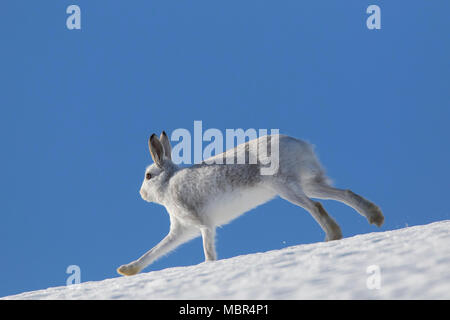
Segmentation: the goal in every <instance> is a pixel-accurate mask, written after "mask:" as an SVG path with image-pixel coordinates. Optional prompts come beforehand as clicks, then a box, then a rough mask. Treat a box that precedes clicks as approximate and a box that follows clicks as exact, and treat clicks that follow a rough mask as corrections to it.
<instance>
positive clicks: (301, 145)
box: [117, 132, 384, 276]
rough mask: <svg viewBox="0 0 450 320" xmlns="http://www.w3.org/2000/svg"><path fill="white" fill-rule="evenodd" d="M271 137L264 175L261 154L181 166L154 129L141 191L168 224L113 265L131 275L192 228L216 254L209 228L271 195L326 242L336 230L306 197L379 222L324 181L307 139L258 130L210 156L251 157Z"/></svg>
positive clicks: (377, 213) (367, 206)
mask: <svg viewBox="0 0 450 320" xmlns="http://www.w3.org/2000/svg"><path fill="white" fill-rule="evenodd" d="M274 138H276V139H274ZM272 141H277V146H278V151H279V157H278V159H277V161H279V163H278V167H277V169H278V170H277V171H276V172H275V173H274V174H272V175H263V174H261V169H262V168H263V167H264V166H266V164H263V163H261V162H260V161H256V163H253V164H249V163H246V164H237V163H236V161H234V162H233V161H229V162H227V161H223V163H224V164H217V163H211V161H207V160H205V161H204V162H203V163H201V164H197V165H193V166H191V167H187V168H180V167H178V166H177V165H175V164H174V163H173V162H172V160H171V146H170V141H169V139H168V137H167V135H166V133H165V132H163V133H162V134H161V136H160V138H159V139H158V137H157V136H156V135H155V134H153V135H152V136H151V137H150V139H149V149H150V154H151V156H152V158H153V161H154V164H152V165H150V166H149V167H147V169H146V171H145V178H144V181H143V183H142V187H141V189H140V194H141V196H142V198H143V199H144V200H146V201H148V202H155V203H158V204H161V205H163V206H164V207H166V209H167V212H168V213H169V216H170V231H169V233H168V234H167V236H166V237H165V238H164V239H163V240H162V241H161V242H160V243H159V244H157V245H156V246H155V247H154V248H152V249H151V250H149V251H148V252H147V253H145V254H144V255H143V256H142V257H140V258H139V259H137V260H136V261H133V262H131V263H129V264H126V265H122V266H121V267H120V268H118V269H117V272H118V273H120V274H122V275H127V276H129V275H134V274H136V273H138V272H140V271H141V270H142V269H144V268H145V267H146V266H148V265H149V264H151V263H152V262H153V261H155V260H156V259H157V258H158V257H160V256H162V255H164V254H166V253H168V252H169V251H171V250H173V249H174V248H176V247H177V246H179V245H180V244H182V243H184V242H186V241H189V240H191V239H193V238H195V237H197V236H199V235H201V236H202V238H203V249H204V253H205V260H206V261H212V260H215V259H216V251H215V244H214V238H215V229H216V227H217V226H220V225H223V224H226V223H228V222H230V221H231V220H233V219H235V218H237V217H238V216H240V215H242V214H243V213H245V212H246V211H249V210H250V209H252V208H254V207H256V206H258V205H260V204H263V203H265V202H267V201H269V200H271V199H273V198H274V197H276V196H280V197H281V198H283V199H286V200H288V201H290V202H292V203H294V204H296V205H298V206H300V207H302V208H304V209H306V210H307V211H308V212H309V213H310V214H311V215H312V216H313V218H314V219H315V220H316V221H317V222H318V223H319V225H320V226H321V227H322V229H323V230H324V231H325V234H326V238H325V240H327V241H328V240H337V239H341V238H342V233H341V229H340V227H339V226H338V224H337V223H336V222H335V221H334V220H333V218H331V217H330V216H329V215H328V213H327V212H326V211H325V209H324V208H323V207H322V205H321V204H320V203H319V202H316V201H313V200H311V198H318V199H332V200H337V201H341V202H343V203H345V204H346V205H348V206H350V207H352V208H353V209H355V210H356V211H357V212H358V213H359V214H361V215H362V216H364V217H366V218H367V220H368V221H369V223H374V224H376V225H377V226H381V225H382V224H383V221H384V217H383V214H382V212H381V210H380V209H379V208H378V206H376V205H375V204H373V203H372V202H370V201H368V200H366V199H364V198H363V197H361V196H359V195H357V194H355V193H353V192H352V191H350V190H342V189H337V188H334V187H332V186H330V184H329V182H328V179H327V177H326V176H325V173H324V170H323V169H322V167H321V165H320V163H319V161H318V159H317V157H316V155H315V154H314V151H313V148H312V146H311V145H310V144H308V143H307V142H304V141H302V140H298V139H296V138H293V137H290V136H285V135H276V136H274V135H272V136H270V135H269V136H264V137H260V138H258V139H255V140H252V141H249V142H246V143H244V144H241V145H239V146H237V147H235V148H234V149H230V150H227V151H226V152H224V153H222V154H220V155H217V156H215V157H213V158H210V159H209V160H211V159H212V160H214V159H218V158H222V159H225V160H226V159H229V158H230V157H231V158H234V159H236V157H238V156H240V155H241V156H242V155H245V158H246V159H248V158H249V157H251V156H254V154H252V153H254V152H255V150H256V151H258V150H262V148H266V149H270V146H271V145H273V143H272ZM256 158H258V157H256ZM226 163H232V164H226Z"/></svg>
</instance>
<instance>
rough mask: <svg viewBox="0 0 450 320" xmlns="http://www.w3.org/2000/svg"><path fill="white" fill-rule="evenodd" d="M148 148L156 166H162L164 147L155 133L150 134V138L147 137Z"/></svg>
mask: <svg viewBox="0 0 450 320" xmlns="http://www.w3.org/2000/svg"><path fill="white" fill-rule="evenodd" d="M148 148H149V150H150V155H151V156H152V159H153V161H154V162H155V163H156V165H157V166H158V167H162V162H163V155H164V147H163V145H162V144H161V141H159V139H158V137H157V136H156V134H152V135H151V137H150V139H148Z"/></svg>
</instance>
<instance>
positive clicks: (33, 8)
mask: <svg viewBox="0 0 450 320" xmlns="http://www.w3.org/2000/svg"><path fill="white" fill-rule="evenodd" d="M70 4H77V5H79V6H80V7H81V11H82V12H81V17H82V25H81V27H82V29H81V30H68V29H67V28H66V18H67V17H68V14H66V8H67V6H68V5H70ZM370 4H378V5H379V6H380V7H381V23H382V29H381V30H368V29H367V27H366V18H367V17H368V15H367V14H366V12H365V11H366V8H367V7H368V6H369V5H370ZM1 11H2V12H1V18H0V30H1V31H0V32H1V38H2V48H1V50H0V58H1V60H0V61H1V72H0V74H1V78H0V79H1V86H0V87H1V95H0V105H1V120H0V121H1V129H0V130H1V132H0V133H1V139H2V153H1V155H2V156H1V167H2V169H3V170H2V179H1V180H0V194H1V202H0V214H1V221H0V296H5V295H10V294H15V293H20V292H23V291H29V290H37V289H43V288H47V287H51V286H61V285H65V283H66V279H67V277H68V275H67V274H66V273H65V271H66V268H67V266H69V265H78V266H80V268H81V280H82V281H83V282H85V281H91V280H101V279H105V278H111V277H115V276H118V275H116V272H115V270H116V268H117V267H118V266H120V265H121V264H124V263H128V262H130V261H132V260H134V259H136V258H138V257H139V256H140V255H141V254H143V253H144V252H145V251H147V250H148V249H150V248H151V247H152V246H153V245H155V244H156V243H157V242H158V241H159V240H161V239H162V238H163V236H164V235H165V234H166V233H167V231H168V228H169V219H168V215H167V213H166V212H165V209H164V208H163V207H161V206H158V205H156V204H148V203H146V202H144V201H143V200H142V199H140V196H139V194H138V190H139V187H140V184H141V181H142V179H143V175H144V170H145V167H146V166H147V165H148V164H150V163H151V159H150V156H149V154H148V148H147V139H148V136H149V135H150V134H151V133H153V132H156V133H158V134H159V133H160V132H161V130H166V131H167V132H168V133H169V134H170V133H171V132H172V131H173V130H174V129H176V128H186V129H188V130H192V129H193V121H194V120H201V121H203V127H204V128H205V129H206V128H218V129H220V130H222V131H223V132H225V129H227V128H232V129H233V128H244V129H247V128H256V129H258V128H267V129H270V128H278V129H280V132H281V133H284V134H289V135H293V136H296V137H299V138H304V139H307V140H308V141H310V142H312V143H313V144H315V145H316V146H317V151H318V153H319V156H320V158H321V161H322V163H323V164H324V166H325V167H326V169H327V172H328V173H329V175H330V177H331V178H332V179H333V180H334V181H335V185H336V186H338V187H342V188H351V189H352V190H353V191H355V192H357V193H360V194H362V195H364V196H365V197H367V198H369V199H371V200H373V201H374V202H376V203H377V204H378V205H379V206H380V207H381V208H382V209H383V211H384V214H385V217H386V220H385V225H384V226H383V227H382V228H381V229H378V228H377V227H375V226H372V225H369V224H368V223H367V222H366V220H365V219H364V218H362V217H361V216H359V215H358V214H357V213H356V212H354V211H353V210H352V209H351V208H349V207H346V206H345V205H343V204H340V203H336V202H331V201H326V202H324V206H325V208H326V209H327V210H328V212H329V213H330V214H331V215H332V216H333V217H334V218H335V219H336V220H337V221H338V222H339V223H340V225H341V227H342V230H343V233H344V236H345V237H348V236H353V235H356V234H360V233H368V232H375V231H380V230H391V229H396V228H402V227H405V226H406V225H417V224H426V223H430V222H433V221H438V220H444V219H450V209H449V208H448V201H447V200H448V195H449V193H448V192H449V181H450V171H449V163H450V151H449V137H450V129H449V124H448V122H449V119H450V59H449V57H450V42H449V41H448V36H449V32H450V19H449V18H448V15H449V12H450V2H449V1H447V0H442V1H439V0H436V1H428V0H420V1H413V0H411V1H378V0H373V1H361V0H353V1H343V0H341V1H331V0H328V1H322V0H320V1H318V0H314V1H312V0H310V1H259V0H258V1H256V0H255V1H226V2H223V1H197V0H195V1H132V2H130V1H100V0H98V1H48V0H47V1H13V0H9V1H4V3H3V4H2V10H1ZM324 236H325V235H324V233H323V232H322V230H321V229H320V227H319V226H318V225H317V224H316V222H315V221H314V220H313V219H312V218H311V216H310V215H309V214H308V213H307V212H306V211H304V210H303V209H300V208H298V207H296V206H294V205H292V204H290V203H288V202H286V201H283V200H280V199H276V200H274V201H272V202H270V203H268V204H266V205H264V206H262V207H259V208H257V209H256V210H253V211H251V212H249V213H247V214H246V215H244V216H243V217H241V218H239V219H238V220H235V221H234V222H232V223H231V224H229V225H227V226H225V227H223V228H221V229H219V230H218V234H217V249H218V255H219V258H229V257H233V256H236V255H242V254H247V253H253V252H262V251H268V250H272V249H279V248H283V247H286V246H292V245H297V244H302V243H313V242H318V241H322V240H323V239H324ZM202 261H203V249H202V246H201V240H200V239H196V240H194V241H192V242H190V243H188V244H186V245H184V246H182V247H180V248H178V249H177V250H176V251H175V252H172V253H171V254H170V255H168V256H166V257H163V258H162V259H160V260H158V261H157V262H156V263H154V264H153V265H151V266H150V267H148V268H147V269H146V270H145V271H147V272H148V271H152V270H159V269H163V268H168V267H175V266H183V265H192V264H198V263H200V262H202ZM362 272H364V271H362Z"/></svg>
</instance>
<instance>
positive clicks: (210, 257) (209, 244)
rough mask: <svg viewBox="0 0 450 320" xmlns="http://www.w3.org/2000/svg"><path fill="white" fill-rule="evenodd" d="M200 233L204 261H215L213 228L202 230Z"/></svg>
mask: <svg viewBox="0 0 450 320" xmlns="http://www.w3.org/2000/svg"><path fill="white" fill-rule="evenodd" d="M201 233H202V238H203V251H204V252H205V261H214V260H216V258H217V255H216V245H215V236H216V229H215V228H214V227H209V228H202V229H201Z"/></svg>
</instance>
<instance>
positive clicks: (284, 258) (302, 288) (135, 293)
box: [4, 220, 450, 300]
mask: <svg viewBox="0 0 450 320" xmlns="http://www.w3.org/2000/svg"><path fill="white" fill-rule="evenodd" d="M374 266H375V267H374ZM374 270H375V271H374ZM377 271H379V272H377ZM378 275H379V277H378V278H377V276H378ZM377 279H379V280H380V281H379V282H378V283H379V289H376V288H375V289H374V288H373V286H376V284H377ZM368 285H369V286H368ZM369 288H372V289H369ZM4 299H251V300H254V299H450V220H446V221H440V222H435V223H432V224H429V225H425V226H414V227H408V228H404V229H399V230H393V231H386V232H376V233H369V234H363V235H357V236H354V237H351V238H345V239H342V240H338V241H332V242H322V243H315V244H306V245H297V246H293V247H288V248H285V249H281V250H274V251H269V252H265V253H256V254H248V255H243V256H238V257H234V258H230V259H224V260H218V261H215V262H205V263H201V264H198V265H195V266H189V267H177V268H169V269H165V270H160V271H153V272H148V273H141V274H138V275H136V276H132V277H117V278H113V279H107V280H103V281H93V282H85V283H81V284H78V285H72V286H68V287H55V288H49V289H46V290H39V291H33V292H26V293H22V294H19V295H14V296H8V297H5V298H4Z"/></svg>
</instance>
